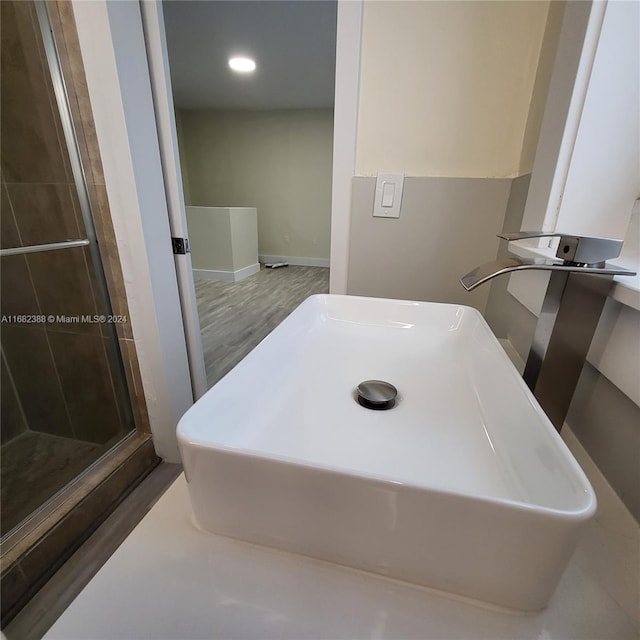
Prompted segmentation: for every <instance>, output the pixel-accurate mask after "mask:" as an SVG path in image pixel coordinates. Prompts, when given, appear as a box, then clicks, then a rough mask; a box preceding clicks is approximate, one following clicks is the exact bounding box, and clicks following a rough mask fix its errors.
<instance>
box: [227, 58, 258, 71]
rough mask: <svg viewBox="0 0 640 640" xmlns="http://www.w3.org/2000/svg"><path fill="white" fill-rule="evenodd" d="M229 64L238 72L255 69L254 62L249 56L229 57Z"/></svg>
mask: <svg viewBox="0 0 640 640" xmlns="http://www.w3.org/2000/svg"><path fill="white" fill-rule="evenodd" d="M229 66H230V67H231V68H232V69H233V70H234V71H237V72H238V73H250V72H251V71H255V68H256V63H255V62H254V61H253V60H252V59H251V58H229Z"/></svg>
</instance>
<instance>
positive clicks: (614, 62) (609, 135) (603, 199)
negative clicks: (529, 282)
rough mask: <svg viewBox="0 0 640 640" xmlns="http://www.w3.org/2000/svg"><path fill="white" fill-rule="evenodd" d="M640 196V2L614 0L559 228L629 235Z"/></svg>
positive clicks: (592, 77)
mask: <svg viewBox="0 0 640 640" xmlns="http://www.w3.org/2000/svg"><path fill="white" fill-rule="evenodd" d="M639 196H640V3H638V2H616V1H612V2H609V3H608V4H607V7H606V10H605V15H604V21H603V23H602V31H601V32H600V39H599V42H598V48H597V51H596V56H595V60H594V62H593V67H592V69H591V75H590V79H589V86H588V88H587V92H586V95H585V98H584V107H583V109H582V114H581V117H580V124H579V126H578V130H577V135H576V139H575V144H574V147H573V153H572V155H571V163H570V165H569V171H568V174H567V178H566V183H565V185H564V190H563V193H562V200H561V203H560V210H559V213H558V222H557V228H558V229H561V230H567V231H570V232H572V233H578V234H582V235H595V236H604V237H610V238H624V237H625V233H626V231H627V228H628V226H629V220H630V218H631V210H632V208H633V203H634V201H635V200H636V198H638V197H639ZM639 263H640V260H639Z"/></svg>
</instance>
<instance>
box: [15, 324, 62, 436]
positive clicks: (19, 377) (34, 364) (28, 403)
mask: <svg viewBox="0 0 640 640" xmlns="http://www.w3.org/2000/svg"><path fill="white" fill-rule="evenodd" d="M2 349H3V351H4V353H5V356H6V359H7V365H8V367H9V370H10V371H11V375H12V376H13V381H14V384H15V388H16V391H17V393H18V397H19V399H20V402H21V404H22V408H23V409H24V413H25V416H26V418H27V423H28V426H29V429H31V430H32V431H41V432H44V433H51V434H54V435H61V436H72V435H73V432H72V429H71V423H70V421H69V416H68V414H67V410H66V407H65V401H64V396H63V395H62V389H61V388H60V383H59V381H58V375H57V372H56V368H55V365H54V361H53V358H52V355H51V350H50V348H49V342H48V340H47V335H46V332H45V330H44V328H42V327H37V326H7V325H2Z"/></svg>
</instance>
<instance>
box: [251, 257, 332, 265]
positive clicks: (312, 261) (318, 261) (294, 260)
mask: <svg viewBox="0 0 640 640" xmlns="http://www.w3.org/2000/svg"><path fill="white" fill-rule="evenodd" d="M258 259H259V260H260V262H262V263H266V264H271V263H275V262H286V263H287V264H293V265H296V266H301V267H329V258H304V257H300V256H263V255H260V256H258Z"/></svg>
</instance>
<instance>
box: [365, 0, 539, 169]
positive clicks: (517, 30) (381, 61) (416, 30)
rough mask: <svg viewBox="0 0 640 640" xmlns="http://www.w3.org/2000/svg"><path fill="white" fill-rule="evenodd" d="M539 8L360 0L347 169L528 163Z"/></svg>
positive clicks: (527, 165) (519, 165)
mask: <svg viewBox="0 0 640 640" xmlns="http://www.w3.org/2000/svg"><path fill="white" fill-rule="evenodd" d="M548 10H549V3H548V2H527V1H525V2H484V1H474V2H449V1H434V2H405V1H389V0H386V1H380V2H367V3H365V6H364V18H363V32H362V62H361V77H360V107H359V116H358V139H357V154H356V173H357V174H359V175H375V173H376V172H378V171H403V172H405V173H406V174H408V175H412V176H449V177H480V178H485V177H513V176H517V175H520V174H521V172H522V171H523V170H524V171H526V170H528V168H530V166H531V162H532V158H531V157H522V149H523V141H524V138H525V132H526V131H527V122H528V119H529V112H530V104H531V101H532V97H533V90H534V85H535V80H536V74H537V70H538V62H539V58H540V49H541V45H542V42H543V37H544V33H545V27H546V23H547V14H548ZM544 97H545V92H544V91H539V92H538V94H537V96H536V98H537V99H541V100H542V101H544ZM532 124H533V121H531V122H530V129H531V125H532ZM528 135H529V138H531V137H533V138H534V139H536V138H537V131H531V130H530V131H529V134H528ZM534 148H535V146H534V145H533V146H532V145H531V144H529V145H528V146H527V149H528V153H529V156H531V154H532V153H533V149H534ZM523 168H524V169H523Z"/></svg>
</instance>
